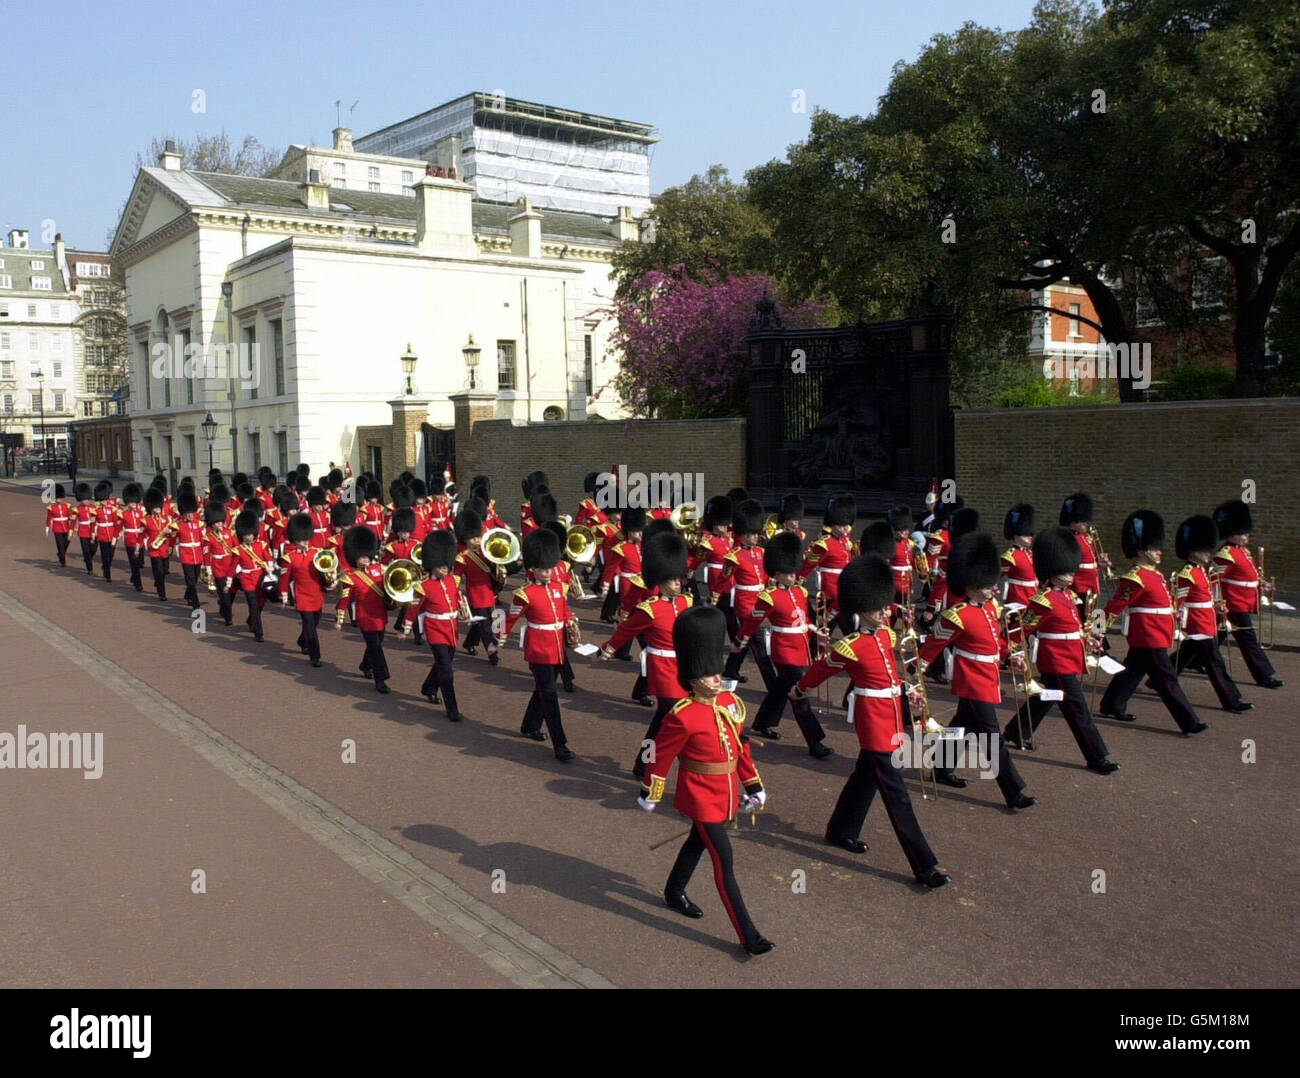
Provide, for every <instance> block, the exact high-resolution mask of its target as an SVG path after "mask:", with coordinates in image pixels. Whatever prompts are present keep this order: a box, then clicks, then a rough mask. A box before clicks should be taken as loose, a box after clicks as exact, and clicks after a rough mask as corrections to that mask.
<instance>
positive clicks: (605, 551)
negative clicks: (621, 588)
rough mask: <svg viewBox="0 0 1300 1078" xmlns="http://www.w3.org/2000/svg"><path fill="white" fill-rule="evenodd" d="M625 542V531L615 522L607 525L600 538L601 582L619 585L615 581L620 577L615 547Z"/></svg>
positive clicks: (613, 585)
mask: <svg viewBox="0 0 1300 1078" xmlns="http://www.w3.org/2000/svg"><path fill="white" fill-rule="evenodd" d="M621 542H623V532H622V531H621V530H620V529H619V527H618V526H617V525H615V524H613V523H610V524H606V525H605V531H604V534H603V536H602V537H601V540H600V564H601V570H600V582H601V584H602V585H607V586H609V587H617V585H616V584H615V583H614V581H615V580H617V579H618V557H617V556H616V555H615V554H614V548H615V547H616V546H618V544H619V543H621Z"/></svg>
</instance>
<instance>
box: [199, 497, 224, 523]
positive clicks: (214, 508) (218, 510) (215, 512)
mask: <svg viewBox="0 0 1300 1078" xmlns="http://www.w3.org/2000/svg"><path fill="white" fill-rule="evenodd" d="M225 522H226V507H225V506H224V505H222V504H221V503H220V502H208V504H207V505H205V506H204V507H203V523H204V524H206V525H207V526H208V527H209V528H211V527H213V526H215V525H217V524H224V523H225Z"/></svg>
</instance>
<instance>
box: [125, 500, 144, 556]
mask: <svg viewBox="0 0 1300 1078" xmlns="http://www.w3.org/2000/svg"><path fill="white" fill-rule="evenodd" d="M144 518H145V512H144V507H143V506H141V505H139V504H135V503H133V504H131V505H124V506H122V545H123V546H124V547H127V548H128V549H131V550H134V549H135V548H136V547H138V546H143V545H144Z"/></svg>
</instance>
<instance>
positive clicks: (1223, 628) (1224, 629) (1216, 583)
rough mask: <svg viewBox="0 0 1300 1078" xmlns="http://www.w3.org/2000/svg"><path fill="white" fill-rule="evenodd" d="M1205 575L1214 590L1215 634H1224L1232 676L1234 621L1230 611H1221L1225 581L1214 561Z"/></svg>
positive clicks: (1226, 664) (1207, 567)
mask: <svg viewBox="0 0 1300 1078" xmlns="http://www.w3.org/2000/svg"><path fill="white" fill-rule="evenodd" d="M1205 575H1206V576H1207V577H1208V578H1209V581H1210V585H1211V587H1212V588H1213V592H1214V610H1215V615H1216V617H1217V619H1218V620H1217V624H1216V625H1215V634H1216V635H1217V634H1218V633H1222V634H1223V662H1224V665H1225V666H1226V667H1227V668H1228V676H1229V677H1231V676H1232V646H1231V645H1232V640H1233V636H1232V622H1230V621H1229V620H1228V613H1227V611H1226V610H1224V611H1223V612H1222V613H1219V610H1220V608H1221V607H1222V606H1223V583H1222V581H1221V579H1220V576H1221V574H1219V573H1216V572H1215V571H1214V563H1213V562H1211V563H1210V564H1209V565H1207V566H1206V567H1205Z"/></svg>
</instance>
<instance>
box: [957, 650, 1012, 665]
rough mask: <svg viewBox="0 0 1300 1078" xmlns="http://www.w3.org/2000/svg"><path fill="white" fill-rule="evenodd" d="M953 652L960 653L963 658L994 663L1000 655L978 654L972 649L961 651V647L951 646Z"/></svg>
mask: <svg viewBox="0 0 1300 1078" xmlns="http://www.w3.org/2000/svg"><path fill="white" fill-rule="evenodd" d="M952 650H953V653H954V654H956V655H960V656H961V657H962V658H963V659H971V660H972V661H974V662H977V663H995V662H997V661H998V660H999V658H1000V656H997V655H980V654H977V653H976V652H974V651H963V650H962V649H961V648H953V649H952Z"/></svg>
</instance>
